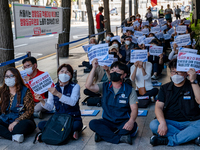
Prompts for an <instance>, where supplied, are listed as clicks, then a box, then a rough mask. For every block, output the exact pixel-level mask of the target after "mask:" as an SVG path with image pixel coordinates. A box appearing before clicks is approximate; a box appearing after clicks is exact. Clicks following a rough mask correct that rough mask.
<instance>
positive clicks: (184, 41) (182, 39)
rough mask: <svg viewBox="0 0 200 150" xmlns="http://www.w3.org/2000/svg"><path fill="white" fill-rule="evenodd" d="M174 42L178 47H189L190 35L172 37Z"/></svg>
mask: <svg viewBox="0 0 200 150" xmlns="http://www.w3.org/2000/svg"><path fill="white" fill-rule="evenodd" d="M174 42H176V43H177V45H178V46H179V47H181V46H186V45H191V39H190V34H184V35H178V36H175V37H174Z"/></svg>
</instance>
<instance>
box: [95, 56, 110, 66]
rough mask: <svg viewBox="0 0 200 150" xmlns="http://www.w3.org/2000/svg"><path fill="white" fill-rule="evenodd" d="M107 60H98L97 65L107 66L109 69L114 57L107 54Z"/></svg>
mask: <svg viewBox="0 0 200 150" xmlns="http://www.w3.org/2000/svg"><path fill="white" fill-rule="evenodd" d="M107 58H108V59H107V60H98V64H99V65H100V66H108V67H110V66H111V65H112V63H113V61H114V55H110V54H108V55H107Z"/></svg>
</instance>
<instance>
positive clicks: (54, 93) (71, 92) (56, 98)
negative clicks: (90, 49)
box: [35, 64, 83, 139]
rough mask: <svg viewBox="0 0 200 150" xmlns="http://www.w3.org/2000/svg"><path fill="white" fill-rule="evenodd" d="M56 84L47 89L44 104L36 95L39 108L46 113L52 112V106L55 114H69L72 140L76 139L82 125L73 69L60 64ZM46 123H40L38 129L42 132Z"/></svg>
mask: <svg viewBox="0 0 200 150" xmlns="http://www.w3.org/2000/svg"><path fill="white" fill-rule="evenodd" d="M57 75H58V83H57V84H56V86H55V87H52V88H49V89H48V91H49V93H48V99H47V101H46V102H45V101H44V100H43V98H42V96H40V95H38V94H36V95H35V96H36V97H37V99H38V100H40V102H41V106H42V107H43V108H45V109H46V110H48V111H52V110H53V108H54V106H55V109H56V112H55V113H63V114H69V115H71V116H72V117H73V118H74V124H73V128H72V131H73V138H74V139H78V132H79V131H81V130H82V127H83V123H82V119H81V112H80V108H79V98H80V86H79V85H78V84H75V83H73V82H72V77H73V68H72V67H71V66H70V65H69V64H62V65H61V66H60V67H59V68H58V70H57ZM46 123H47V121H41V122H40V123H39V124H38V128H39V129H40V130H42V129H43V128H44V126H45V124H46Z"/></svg>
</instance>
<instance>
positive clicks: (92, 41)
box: [89, 37, 97, 45]
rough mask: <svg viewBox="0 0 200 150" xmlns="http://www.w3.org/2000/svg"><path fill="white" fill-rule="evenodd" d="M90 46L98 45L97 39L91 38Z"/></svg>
mask: <svg viewBox="0 0 200 150" xmlns="http://www.w3.org/2000/svg"><path fill="white" fill-rule="evenodd" d="M89 44H95V45H96V44H97V40H96V38H95V37H91V38H90V42H89Z"/></svg>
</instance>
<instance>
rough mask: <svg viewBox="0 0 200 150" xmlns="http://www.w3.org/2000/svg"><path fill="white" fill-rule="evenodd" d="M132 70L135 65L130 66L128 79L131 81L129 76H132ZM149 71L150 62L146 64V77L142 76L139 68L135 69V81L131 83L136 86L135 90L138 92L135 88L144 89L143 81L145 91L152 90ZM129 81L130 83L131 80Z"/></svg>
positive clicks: (150, 69)
mask: <svg viewBox="0 0 200 150" xmlns="http://www.w3.org/2000/svg"><path fill="white" fill-rule="evenodd" d="M144 64H145V63H144ZM144 64H143V66H144ZM134 70H135V65H132V66H131V75H130V79H131V76H132V74H133V72H134ZM151 71H152V64H151V63H150V62H146V68H145V72H146V75H145V76H143V73H142V68H139V67H138V68H137V71H136V77H135V81H133V82H135V84H136V90H138V89H137V88H141V87H144V81H145V89H146V91H149V90H152V89H153V85H152V82H151ZM131 81H132V79H131Z"/></svg>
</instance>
